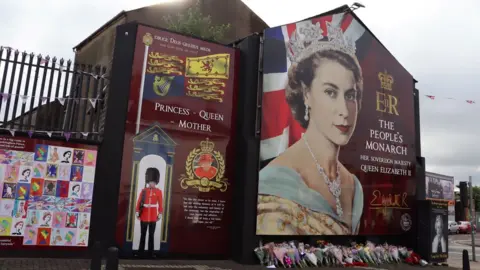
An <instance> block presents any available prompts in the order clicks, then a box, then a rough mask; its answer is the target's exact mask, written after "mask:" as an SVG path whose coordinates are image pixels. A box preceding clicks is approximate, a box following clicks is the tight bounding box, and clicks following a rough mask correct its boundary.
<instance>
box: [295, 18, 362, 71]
mask: <svg viewBox="0 0 480 270" xmlns="http://www.w3.org/2000/svg"><path fill="white" fill-rule="evenodd" d="M327 32H328V33H327V38H328V40H324V39H325V36H324V35H323V30H322V28H321V26H320V23H319V22H317V23H316V24H313V23H312V22H311V20H307V21H303V22H299V23H297V28H296V30H295V31H293V33H292V35H291V36H290V40H289V41H288V42H287V53H288V58H289V59H290V61H291V62H292V63H298V62H300V61H302V60H304V59H306V58H308V57H309V56H311V55H312V54H314V53H316V52H318V51H323V50H335V51H341V52H344V53H346V54H349V55H351V56H353V57H355V52H356V46H355V42H354V41H353V40H352V39H351V38H350V37H348V36H346V35H345V34H344V33H343V31H342V29H341V28H340V27H338V26H335V25H333V24H332V23H331V22H327Z"/></svg>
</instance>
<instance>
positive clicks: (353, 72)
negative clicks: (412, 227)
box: [257, 20, 363, 235]
mask: <svg viewBox="0 0 480 270" xmlns="http://www.w3.org/2000/svg"><path fill="white" fill-rule="evenodd" d="M327 32H328V33H326V35H325V36H324V34H325V33H324V32H323V31H322V29H321V27H320V24H319V23H317V24H313V23H312V22H311V21H310V20H307V21H304V22H301V23H297V27H296V30H295V31H293V32H292V34H291V36H290V39H289V41H288V42H287V43H286V49H287V54H288V57H289V59H290V62H291V65H290V67H289V69H288V79H287V83H286V87H285V95H286V96H285V98H286V101H287V103H288V105H289V106H290V109H291V112H292V115H293V117H294V118H295V120H296V121H297V122H298V123H299V124H300V126H301V127H302V128H304V130H305V131H304V133H303V135H302V137H301V139H299V140H298V141H296V142H295V143H294V144H292V145H291V146H290V147H289V148H287V149H286V150H285V151H284V152H283V153H281V154H280V155H279V156H277V157H276V158H274V159H273V160H272V161H271V162H270V163H269V164H268V165H266V166H265V167H264V168H263V169H262V170H261V171H260V175H259V191H258V194H259V195H258V203H257V234H258V235H352V234H358V230H359V224H360V218H361V216H362V211H363V190H362V186H361V184H360V181H359V180H358V179H357V177H356V176H355V175H353V174H352V173H350V172H349V171H348V170H347V169H346V168H345V167H344V166H343V165H342V163H340V161H339V159H338V156H339V152H340V151H341V148H342V146H345V145H346V144H348V142H349V141H350V139H351V137H352V134H353V133H354V131H355V126H356V123H357V117H358V113H359V110H360V108H361V101H362V91H363V75H362V69H361V67H360V64H359V61H358V59H357V57H356V52H355V50H356V48H355V42H353V41H351V40H350V39H349V38H348V37H347V36H345V35H344V33H343V32H342V30H341V28H339V27H337V26H336V25H333V24H331V23H329V22H327Z"/></svg>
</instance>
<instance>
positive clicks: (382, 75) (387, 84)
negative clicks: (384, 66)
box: [378, 70, 394, 91]
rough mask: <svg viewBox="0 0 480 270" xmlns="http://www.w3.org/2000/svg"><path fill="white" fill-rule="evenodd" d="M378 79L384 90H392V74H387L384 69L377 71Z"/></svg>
mask: <svg viewBox="0 0 480 270" xmlns="http://www.w3.org/2000/svg"><path fill="white" fill-rule="evenodd" d="M378 80H379V81H380V87H381V88H382V89H384V90H388V91H392V90H393V82H394V79H393V76H392V75H390V74H388V72H387V71H386V70H385V71H384V72H379V73H378Z"/></svg>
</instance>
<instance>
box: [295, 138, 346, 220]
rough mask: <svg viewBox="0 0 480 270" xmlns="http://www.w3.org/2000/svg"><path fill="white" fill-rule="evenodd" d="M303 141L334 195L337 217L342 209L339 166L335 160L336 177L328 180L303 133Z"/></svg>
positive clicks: (340, 215) (341, 213)
mask: <svg viewBox="0 0 480 270" xmlns="http://www.w3.org/2000/svg"><path fill="white" fill-rule="evenodd" d="M303 141H304V142H305V145H306V146H307V148H308V151H310V154H311V155H312V158H313V160H314V161H315V164H316V166H317V170H318V172H319V173H320V175H321V176H322V177H323V180H324V181H325V184H327V186H328V189H329V191H330V193H332V195H333V197H335V202H336V206H337V215H338V216H339V217H342V216H343V209H342V204H341V203H340V194H342V189H341V188H340V168H339V166H338V162H337V178H335V179H331V180H330V178H328V176H327V174H326V173H325V170H324V169H323V168H322V166H320V164H319V163H318V161H317V158H315V155H314V154H313V151H312V148H310V145H309V144H308V141H307V136H305V135H304V136H303Z"/></svg>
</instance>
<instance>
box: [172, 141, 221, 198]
mask: <svg viewBox="0 0 480 270" xmlns="http://www.w3.org/2000/svg"><path fill="white" fill-rule="evenodd" d="M214 149H215V143H214V142H212V141H210V140H209V139H208V138H207V139H206V140H205V141H202V142H200V147H198V148H194V149H193V150H192V151H191V152H190V154H189V155H188V156H187V160H186V163H185V174H182V175H181V176H180V186H181V187H182V188H183V189H187V188H196V189H198V190H199V191H200V192H209V191H211V190H217V189H218V190H220V191H221V192H225V191H226V190H227V188H228V182H227V179H225V178H223V177H224V175H225V160H224V159H223V156H222V154H220V152H219V151H216V150H214Z"/></svg>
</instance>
